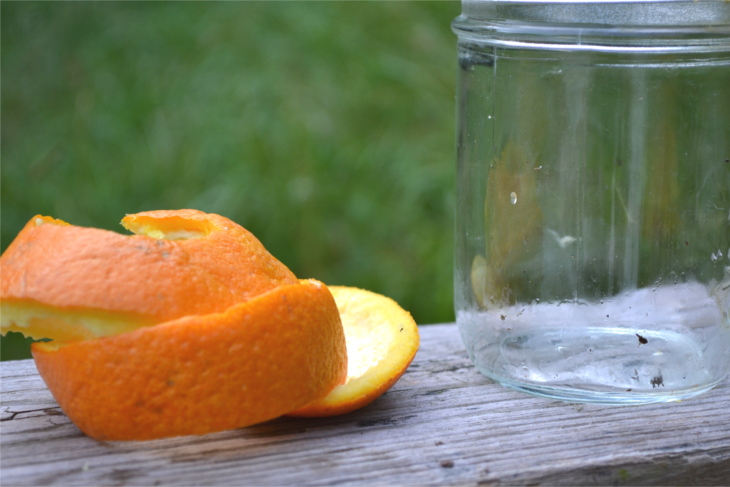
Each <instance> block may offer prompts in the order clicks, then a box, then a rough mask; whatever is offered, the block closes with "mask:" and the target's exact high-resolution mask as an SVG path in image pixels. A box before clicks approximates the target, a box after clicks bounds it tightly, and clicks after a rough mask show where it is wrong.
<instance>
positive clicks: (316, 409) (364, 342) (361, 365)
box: [289, 286, 420, 417]
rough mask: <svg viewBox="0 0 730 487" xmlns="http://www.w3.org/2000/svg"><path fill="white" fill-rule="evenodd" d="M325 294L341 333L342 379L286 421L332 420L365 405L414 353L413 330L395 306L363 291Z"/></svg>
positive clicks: (332, 288) (415, 329)
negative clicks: (344, 348)
mask: <svg viewBox="0 0 730 487" xmlns="http://www.w3.org/2000/svg"><path fill="white" fill-rule="evenodd" d="M329 289H330V291H331V292H332V295H333V296H334V298H335V302H336V303H337V308H338V309H339V312H340V319H341V320H342V326H343V328H344V330H345V341H346V343H347V356H348V364H347V370H348V372H347V379H346V380H345V382H344V383H343V384H340V385H338V386H337V387H335V388H334V389H333V390H332V392H330V393H329V394H328V395H327V396H325V397H323V398H320V399H318V400H316V401H314V402H312V403H310V404H308V405H306V406H304V407H302V408H300V409H298V410H296V411H293V412H291V413H289V416H300V417H322V416H334V415H339V414H345V413H349V412H351V411H354V410H356V409H360V408H362V407H364V406H366V405H368V404H370V403H371V402H373V401H374V400H375V399H377V398H378V397H380V396H381V395H382V394H384V393H385V392H386V391H387V390H388V389H390V387H391V386H392V385H393V384H395V383H396V382H397V381H398V379H399V378H400V377H401V376H402V375H403V374H404V373H405V371H406V369H407V368H408V366H409V365H410V364H411V361H412V360H413V358H414V357H415V355H416V352H417V351H418V347H419V343H420V341H419V333H418V326H416V322H415V321H414V320H413V318H412V317H411V315H410V313H408V312H407V311H406V310H404V309H403V308H401V307H400V306H399V305H398V303H396V302H395V301H393V300H392V299H390V298H388V297H386V296H382V295H380V294H377V293H373V292H371V291H366V290H364V289H357V288H353V287H343V286H330V287H329Z"/></svg>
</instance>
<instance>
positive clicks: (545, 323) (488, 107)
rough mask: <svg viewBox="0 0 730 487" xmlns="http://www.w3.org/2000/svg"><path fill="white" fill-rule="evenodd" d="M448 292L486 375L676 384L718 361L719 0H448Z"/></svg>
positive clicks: (528, 387) (728, 141)
mask: <svg viewBox="0 0 730 487" xmlns="http://www.w3.org/2000/svg"><path fill="white" fill-rule="evenodd" d="M453 28H454V31H455V32H456V34H457V35H458V59H459V78H458V94H457V100H458V107H457V124H458V126H457V155H458V168H457V171H458V175H457V181H458V182H457V184H458V188H457V227H456V263H455V266H456V271H455V307H456V316H457V323H458V325H459V329H460V332H461V334H462V338H463V340H464V343H465V345H466V347H467V350H468V353H469V355H470V358H471V359H472V360H473V362H474V363H475V364H476V366H477V367H478V368H479V370H480V371H482V372H483V373H484V374H486V375H487V376H489V377H491V378H493V379H495V380H497V381H499V382H501V383H502V384H504V385H507V386H511V387H514V388H518V389H521V390H525V391H527V392H531V393H535V394H540V395H546V396H550V397H555V398H560V399H566V400H573V401H586V402H601V403H647V402H661V401H672V400H678V399H682V398H685V397H689V396H692V395H695V394H698V393H700V392H702V391H705V390H707V389H709V388H711V387H712V386H714V385H716V384H717V383H718V382H719V381H721V380H723V379H724V378H725V377H726V376H727V373H728V369H730V3H728V2H725V1H706V0H699V1H690V2H678V1H634V2H595V1H593V2H590V1H588V2H552V1H542V2H527V1H522V0H512V1H493V0H481V1H465V2H464V3H463V13H462V15H461V16H460V17H458V18H457V19H456V20H455V21H454V23H453Z"/></svg>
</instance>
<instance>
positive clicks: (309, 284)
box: [0, 210, 419, 440]
mask: <svg viewBox="0 0 730 487" xmlns="http://www.w3.org/2000/svg"><path fill="white" fill-rule="evenodd" d="M122 224H123V225H124V226H125V227H126V228H127V229H128V230H130V231H131V232H133V235H120V234H117V233H115V232H110V231H106V230H99V229H94V228H84V227H78V226H74V225H69V224H68V223H66V222H63V221H61V220H56V219H53V218H50V217H45V216H40V215H38V216H36V217H34V218H32V219H31V220H30V221H29V222H28V224H27V225H26V226H25V227H24V228H23V230H22V231H21V232H20V233H19V234H18V236H17V238H16V239H15V240H14V241H13V242H12V243H11V245H10V246H9V247H8V249H7V250H6V251H5V253H4V254H3V255H2V256H1V257H0V268H1V269H2V276H3V279H2V282H1V283H0V309H1V319H0V332H2V333H6V332H8V331H19V332H21V333H23V334H25V335H26V336H30V337H33V338H37V339H40V338H51V339H53V340H54V341H52V342H41V343H34V344H33V346H32V353H33V358H34V359H35V362H36V365H37V368H38V371H39V373H40V375H41V377H42V378H43V380H44V381H45V382H46V384H47V386H48V388H49V390H50V391H51V393H52V394H53V396H54V397H55V398H56V400H57V401H58V403H59V405H60V406H61V408H62V409H63V410H64V412H66V414H67V415H68V416H69V418H71V420H72V421H73V422H74V423H75V424H76V425H77V426H78V427H79V428H80V429H81V430H82V431H84V432H85V433H86V434H88V435H89V436H91V437H93V438H96V439H99V440H146V439H154V438H164V437H169V436H178V435H190V434H205V433H210V432H215V431H222V430H226V429H233V428H240V427H244V426H248V425H251V424H255V423H258V422H262V421H266V420H269V419H273V418H276V417H279V416H282V415H287V414H288V415H292V416H331V415H336V414H344V413H347V412H350V411H353V410H355V409H358V408H361V407H363V406H365V405H366V404H369V403H370V402H372V401H374V400H375V399H376V398H377V397H379V396H381V395H382V394H383V393H384V392H385V391H386V390H387V389H388V388H390V387H391V386H392V385H393V384H394V383H395V382H396V381H397V380H398V378H400V377H401V375H402V374H403V373H404V372H405V370H406V369H407V367H408V365H409V364H410V363H411V361H412V359H413V357H414V356H415V353H416V351H417V349H418V345H419V340H418V328H417V326H416V323H415V322H414V321H413V319H412V317H411V316H410V314H408V313H407V312H406V311H405V310H403V309H402V308H401V307H400V306H398V304H397V303H395V302H394V301H393V300H391V299H389V298H386V297H385V296H381V295H379V294H375V293H371V292H369V291H365V290H361V289H356V288H349V287H341V286H335V287H332V288H328V287H327V286H325V285H324V284H322V283H321V282H319V281H315V280H299V279H297V277H296V276H295V275H294V274H293V273H292V272H291V271H290V270H289V269H288V268H287V267H286V266H285V265H284V264H282V263H281V262H279V261H278V260H277V259H276V258H274V257H273V256H272V255H271V254H270V253H268V252H267V251H266V249H265V248H264V246H263V245H262V244H261V242H259V241H258V240H257V239H256V238H255V237H254V236H253V235H252V234H251V233H250V232H248V231H247V230H246V229H244V228H243V227H241V226H239V225H237V224H236V223H234V222H232V221H231V220H229V219H227V218H224V217H222V216H219V215H214V214H207V213H203V212H200V211H197V210H177V211H174V210H169V211H167V210H165V211H151V212H143V213H137V214H134V215H127V216H126V217H125V218H124V219H123V220H122ZM348 357H349V360H348ZM348 369H349V371H350V372H349V374H348V373H347V372H348Z"/></svg>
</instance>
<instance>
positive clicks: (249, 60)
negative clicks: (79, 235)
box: [0, 1, 460, 359]
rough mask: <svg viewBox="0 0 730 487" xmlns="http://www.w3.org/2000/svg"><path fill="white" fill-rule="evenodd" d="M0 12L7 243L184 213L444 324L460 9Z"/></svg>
mask: <svg viewBox="0 0 730 487" xmlns="http://www.w3.org/2000/svg"><path fill="white" fill-rule="evenodd" d="M0 9H1V14H2V26H1V27H2V58H1V59H2V114H1V115H2V140H1V142H2V145H1V150H2V154H1V156H2V188H1V189H2V193H1V195H0V197H1V200H0V205H1V208H2V218H1V220H0V221H1V227H2V235H1V238H2V240H1V242H0V243H1V245H2V249H3V250H4V249H5V248H6V247H7V246H8V244H9V243H10V242H11V241H12V239H13V238H14V236H15V235H16V234H17V233H18V231H20V229H21V228H22V226H23V225H24V224H25V223H26V222H27V221H28V220H29V219H30V218H31V217H32V216H33V215H35V214H38V213H40V214H45V215H49V216H53V217H56V218H60V219H62V220H65V221H68V222H70V223H73V224H77V225H83V226H95V227H101V228H107V229H112V230H116V231H120V232H123V231H124V230H123V229H122V227H121V226H119V224H118V222H119V220H120V219H121V218H122V217H123V216H124V215H125V214H126V213H135V212H138V211H144V210H152V209H178V208H196V209H200V210H203V211H208V212H214V213H219V214H222V215H224V216H226V217H229V218H231V219H232V220H234V221H236V222H238V223H240V224H241V225H243V226H244V227H246V228H248V229H249V230H250V231H252V232H253V233H254V234H255V235H256V236H257V237H258V238H259V239H260V240H261V241H262V242H263V243H264V245H265V246H266V247H267V248H268V249H269V250H270V252H271V253H272V254H274V255H275V256H276V257H277V258H279V260H281V261H282V262H284V263H285V264H286V265H287V266H289V268H290V269H292V271H293V272H294V273H295V274H297V276H299V277H302V278H305V277H312V278H317V279H320V280H322V281H324V282H326V283H328V284H341V285H350V286H358V287H362V288H366V289H370V290H372V291H376V292H379V293H382V294H385V295H388V296H390V297H392V298H394V299H395V300H397V301H398V302H399V303H400V304H401V305H402V306H403V307H404V308H406V309H407V310H409V311H410V312H411V313H412V314H413V316H414V317H415V319H416V321H417V322H418V323H419V324H428V323H437V322H445V321H452V320H453V304H452V303H453V298H452V282H453V278H452V267H453V257H452V252H453V250H452V249H453V206H454V205H453V200H454V170H455V150H454V140H455V138H454V112H455V107H454V105H455V103H454V102H455V99H454V92H455V76H456V37H455V36H454V34H453V33H452V32H451V30H450V22H451V20H452V19H453V18H454V17H455V16H457V15H458V13H459V10H460V5H459V3H458V2H455V1H449V2H215V3H206V2H2V3H0ZM24 356H27V344H26V343H25V340H24V339H22V337H21V336H20V335H17V334H10V335H9V336H8V337H4V338H3V341H2V358H3V359H12V358H20V357H24Z"/></svg>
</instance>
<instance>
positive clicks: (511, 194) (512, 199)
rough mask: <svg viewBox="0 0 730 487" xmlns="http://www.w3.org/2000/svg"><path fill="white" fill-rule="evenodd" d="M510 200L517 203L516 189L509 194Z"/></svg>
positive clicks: (514, 203)
mask: <svg viewBox="0 0 730 487" xmlns="http://www.w3.org/2000/svg"><path fill="white" fill-rule="evenodd" d="M509 202H510V203H512V204H513V205H516V204H517V193H515V192H514V191H512V192H511V193H510V194H509Z"/></svg>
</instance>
